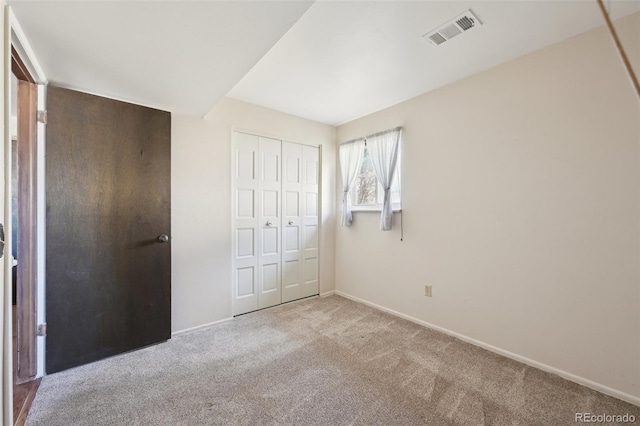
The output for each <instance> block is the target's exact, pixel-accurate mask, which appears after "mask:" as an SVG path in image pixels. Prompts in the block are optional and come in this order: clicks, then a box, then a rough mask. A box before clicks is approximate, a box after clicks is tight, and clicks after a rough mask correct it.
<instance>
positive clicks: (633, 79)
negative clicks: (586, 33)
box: [597, 0, 640, 98]
mask: <svg viewBox="0 0 640 426" xmlns="http://www.w3.org/2000/svg"><path fill="white" fill-rule="evenodd" d="M597 1H598V6H600V10H601V11H602V16H603V17H604V20H605V22H606V23H607V27H608V28H609V33H610V34H611V38H612V39H613V43H614V44H615V45H616V48H617V49H618V53H619V54H620V59H622V62H623V63H624V67H625V68H626V70H627V74H628V75H629V78H630V79H631V83H632V84H633V87H634V88H635V89H636V94H637V95H638V98H640V84H638V78H637V77H636V75H635V73H634V72H633V68H631V63H630V62H629V58H627V54H626V53H625V51H624V48H623V47H622V43H620V39H619V38H618V34H617V33H616V30H615V28H613V24H612V23H611V19H610V18H609V14H608V13H607V9H606V8H605V7H604V3H603V2H602V0H597Z"/></svg>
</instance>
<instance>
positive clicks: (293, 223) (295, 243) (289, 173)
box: [282, 142, 304, 303]
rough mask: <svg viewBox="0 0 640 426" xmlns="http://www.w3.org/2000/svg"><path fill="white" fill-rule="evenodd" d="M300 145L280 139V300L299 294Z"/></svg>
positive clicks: (300, 250)
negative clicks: (281, 248)
mask: <svg viewBox="0 0 640 426" xmlns="http://www.w3.org/2000/svg"><path fill="white" fill-rule="evenodd" d="M302 148H303V147H302V145H300V144H296V143H290V142H282V175H283V176H282V211H283V220H282V244H283V250H282V271H283V275H282V302H283V303H284V302H289V301H291V300H296V299H300V298H301V297H304V296H302V288H303V286H302V262H303V259H302V229H301V226H302Z"/></svg>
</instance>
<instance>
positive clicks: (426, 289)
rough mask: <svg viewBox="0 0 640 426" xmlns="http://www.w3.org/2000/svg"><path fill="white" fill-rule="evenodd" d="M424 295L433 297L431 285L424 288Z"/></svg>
mask: <svg viewBox="0 0 640 426" xmlns="http://www.w3.org/2000/svg"><path fill="white" fill-rule="evenodd" d="M424 295H425V296H427V297H431V286H430V285H425V286H424Z"/></svg>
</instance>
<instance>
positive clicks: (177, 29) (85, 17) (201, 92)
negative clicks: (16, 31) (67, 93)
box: [9, 0, 313, 115]
mask: <svg viewBox="0 0 640 426" xmlns="http://www.w3.org/2000/svg"><path fill="white" fill-rule="evenodd" d="M9 4H10V5H11V6H12V8H13V11H14V14H15V15H16V17H17V19H18V22H19V23H20V25H21V27H22V29H23V30H24V33H25V34H26V36H27V39H28V40H29V42H30V44H31V45H32V47H33V50H34V52H35V55H36V57H37V59H38V62H40V65H41V66H42V68H43V71H44V73H45V75H46V77H47V79H48V80H49V82H50V83H53V84H56V85H59V86H63V87H68V88H73V89H76V90H80V91H85V92H89V93H95V94H99V95H102V96H107V97H111V98H115V99H122V100H126V101H129V102H133V103H137V104H141V105H147V106H151V107H154V108H158V109H163V110H168V111H172V112H178V113H184V114H197V115H205V114H206V113H207V112H208V111H209V110H210V109H211V108H212V107H213V106H214V105H215V104H216V102H217V101H218V100H220V99H221V98H222V97H223V96H224V95H226V94H227V92H228V91H229V89H231V88H232V87H233V86H234V85H235V84H236V83H237V82H238V81H239V80H240V79H241V78H242V76H244V75H245V74H246V73H247V71H249V70H250V69H251V67H253V66H254V65H255V64H256V62H258V60H259V59H260V58H261V57H262V56H263V55H264V54H265V53H267V51H268V50H269V49H270V48H271V47H272V46H273V45H274V44H275V43H276V42H277V41H278V40H279V39H280V37H282V35H283V34H284V33H285V32H286V31H287V30H289V28H291V26H292V25H293V24H294V23H295V22H296V21H297V20H298V19H299V18H300V16H302V14H304V12H305V11H306V10H307V9H308V8H309V6H311V4H313V2H312V1H293V2H285V1H282V2H280V1H257V2H251V1H226V2H220V1H215V2H212V1H153V2H152V1H141V2H136V1H112V2H94V1H88V2H82V1H70V2H69V1H67V2H65V1H33V2H32V1H16V0H13V1H11V0H10V1H9Z"/></svg>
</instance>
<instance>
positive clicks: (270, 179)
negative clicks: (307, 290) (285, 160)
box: [258, 137, 282, 309]
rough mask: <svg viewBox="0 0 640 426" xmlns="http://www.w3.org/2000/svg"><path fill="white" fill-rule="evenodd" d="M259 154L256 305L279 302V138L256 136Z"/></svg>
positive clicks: (263, 306)
mask: <svg viewBox="0 0 640 426" xmlns="http://www.w3.org/2000/svg"><path fill="white" fill-rule="evenodd" d="M259 146H260V148H259V156H260V165H259V170H260V174H259V176H260V179H259V191H260V201H259V206H260V213H259V218H258V227H259V230H260V236H259V237H258V245H259V253H260V254H259V256H258V265H259V266H258V268H259V278H258V283H259V285H258V307H259V308H260V309H262V308H267V307H269V306H274V305H278V304H279V303H281V297H280V295H281V291H280V288H281V282H282V270H281V264H282V256H281V252H282V250H281V235H280V232H281V231H280V229H281V218H282V214H281V210H280V206H281V199H280V194H281V186H282V179H281V167H282V164H281V161H280V159H281V154H282V143H281V142H280V141H279V140H275V139H269V138H263V137H261V138H259Z"/></svg>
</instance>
